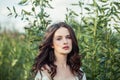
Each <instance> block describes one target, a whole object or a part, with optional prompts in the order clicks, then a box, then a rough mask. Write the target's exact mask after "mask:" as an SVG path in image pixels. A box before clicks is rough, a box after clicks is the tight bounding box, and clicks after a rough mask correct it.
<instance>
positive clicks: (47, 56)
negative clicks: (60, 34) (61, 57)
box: [32, 22, 82, 80]
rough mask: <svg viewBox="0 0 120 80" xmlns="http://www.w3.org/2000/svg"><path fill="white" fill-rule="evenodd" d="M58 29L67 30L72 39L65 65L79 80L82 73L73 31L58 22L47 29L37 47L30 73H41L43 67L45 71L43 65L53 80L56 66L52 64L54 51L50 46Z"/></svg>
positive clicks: (54, 58)
mask: <svg viewBox="0 0 120 80" xmlns="http://www.w3.org/2000/svg"><path fill="white" fill-rule="evenodd" d="M60 27H65V28H67V29H68V31H69V33H70V36H71V39H72V50H71V52H70V53H69V54H68V56H67V65H69V67H70V70H71V72H72V74H73V75H76V76H78V78H79V80H81V78H82V71H81V70H80V67H81V56H80V55H79V47H78V42H77V39H76V36H75V33H74V31H73V29H72V28H71V26H69V25H68V24H66V23H65V22H59V23H56V24H53V25H51V26H49V27H48V28H47V30H46V33H45V35H44V38H43V42H42V44H40V46H39V51H40V52H39V54H38V56H37V57H36V58H35V62H34V64H33V66H32V72H33V73H35V74H36V73H37V72H38V70H39V71H41V70H42V68H43V67H44V68H45V69H47V68H46V67H45V65H48V66H49V67H50V70H48V69H47V71H48V73H49V74H50V76H51V79H52V80H53V78H54V76H55V75H56V73H57V71H56V68H57V66H56V65H55V64H54V62H55V61H56V57H55V54H54V49H53V48H52V47H51V46H52V44H53V36H54V33H55V32H56V30H58V29H59V28H60Z"/></svg>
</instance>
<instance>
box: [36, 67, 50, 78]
mask: <svg viewBox="0 0 120 80" xmlns="http://www.w3.org/2000/svg"><path fill="white" fill-rule="evenodd" d="M49 70H50V68H49V66H47V65H44V66H43V67H42V68H41V70H38V72H37V74H36V76H35V80H50V74H49Z"/></svg>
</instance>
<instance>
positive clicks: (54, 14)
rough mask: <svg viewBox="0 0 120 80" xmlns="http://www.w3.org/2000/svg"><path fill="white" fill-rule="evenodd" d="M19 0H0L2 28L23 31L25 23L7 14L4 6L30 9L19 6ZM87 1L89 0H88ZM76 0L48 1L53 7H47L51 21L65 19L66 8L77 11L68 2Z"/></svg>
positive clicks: (76, 0)
mask: <svg viewBox="0 0 120 80" xmlns="http://www.w3.org/2000/svg"><path fill="white" fill-rule="evenodd" d="M19 1H20V0H0V25H1V26H2V27H4V28H7V29H10V30H12V29H16V30H18V31H19V32H25V31H24V26H25V25H26V23H25V22H23V21H21V19H20V18H14V17H11V16H7V15H8V14H9V11H8V10H7V8H6V7H10V8H12V7H13V6H15V7H16V8H17V10H19V11H20V10H21V9H22V8H24V9H26V10H27V9H28V10H29V9H30V8H29V6H27V7H22V6H19V5H18V3H19ZM88 1H89V0H88ZM77 2H78V0H54V1H53V0H52V2H51V3H50V4H51V5H52V7H54V9H48V10H47V11H48V12H49V14H50V18H51V20H52V21H53V22H56V21H63V20H64V19H65V13H66V8H73V9H74V10H76V11H77V9H78V8H76V7H72V6H71V5H70V4H71V3H77Z"/></svg>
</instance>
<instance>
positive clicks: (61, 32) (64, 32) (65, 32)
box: [54, 27, 70, 36]
mask: <svg viewBox="0 0 120 80" xmlns="http://www.w3.org/2000/svg"><path fill="white" fill-rule="evenodd" d="M62 35H63V36H64V35H70V33H69V31H68V29H67V28H65V27H60V28H59V29H58V30H56V32H55V34H54V36H62Z"/></svg>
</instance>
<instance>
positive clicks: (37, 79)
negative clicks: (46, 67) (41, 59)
mask: <svg viewBox="0 0 120 80" xmlns="http://www.w3.org/2000/svg"><path fill="white" fill-rule="evenodd" d="M41 74H42V80H51V79H50V78H49V77H48V76H47V75H46V74H45V73H44V72H42V71H41ZM35 80H41V75H40V72H39V71H38V73H37V74H36V76H35ZM74 80H79V79H78V77H75V79H74ZM82 80H86V75H85V73H84V74H83V78H82Z"/></svg>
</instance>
